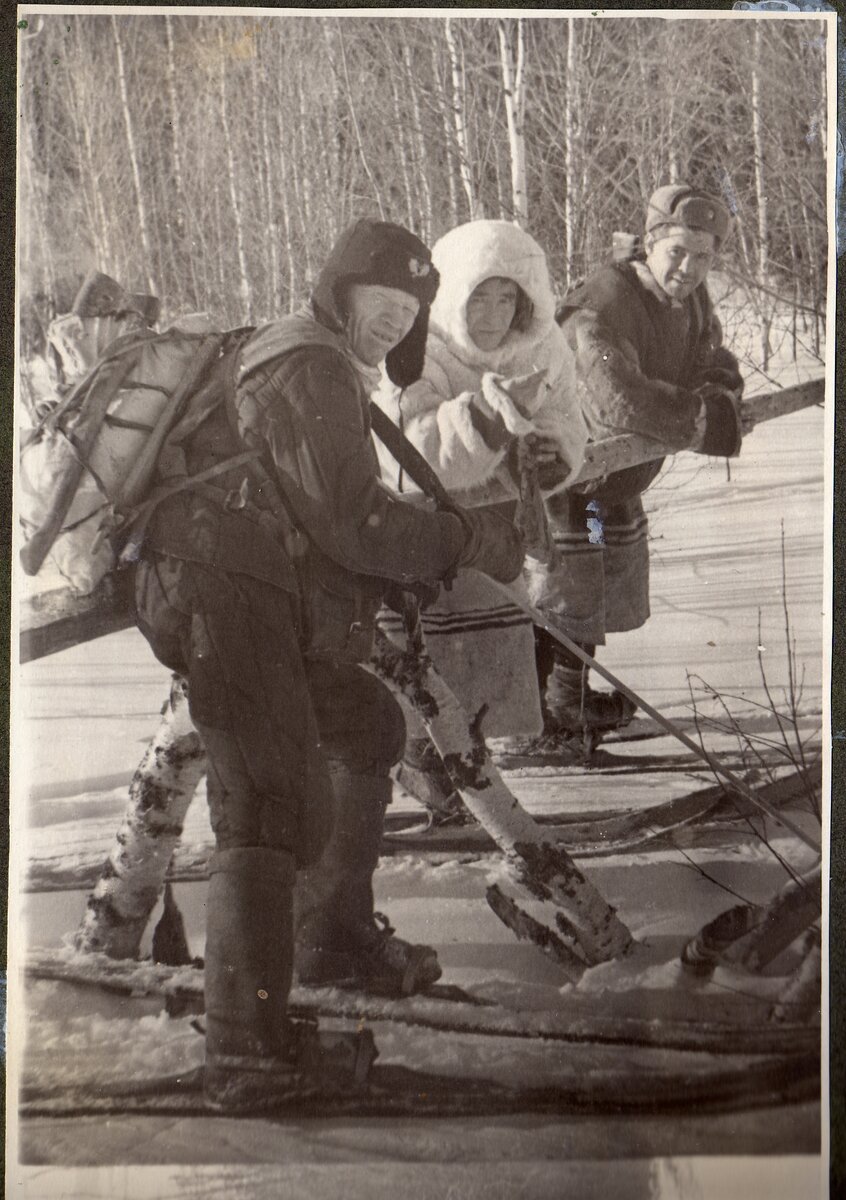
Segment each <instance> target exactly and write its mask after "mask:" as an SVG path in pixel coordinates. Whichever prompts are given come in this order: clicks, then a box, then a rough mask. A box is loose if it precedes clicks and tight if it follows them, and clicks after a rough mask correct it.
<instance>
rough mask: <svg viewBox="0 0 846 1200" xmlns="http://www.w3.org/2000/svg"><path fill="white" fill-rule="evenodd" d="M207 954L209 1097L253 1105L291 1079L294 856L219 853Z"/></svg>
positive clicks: (260, 851) (213, 868)
mask: <svg viewBox="0 0 846 1200" xmlns="http://www.w3.org/2000/svg"><path fill="white" fill-rule="evenodd" d="M209 874H210V881H209V891H208V900H207V923H206V927H207V933H206V953H205V960H206V966H205V993H206V1073H205V1086H206V1096H207V1098H208V1099H209V1100H210V1101H211V1102H212V1103H214V1104H217V1105H219V1106H220V1107H233V1108H235V1107H239V1106H240V1105H241V1104H242V1103H247V1104H250V1103H251V1102H252V1101H254V1100H256V1099H258V1098H260V1097H261V1096H262V1094H263V1093H265V1092H266V1091H267V1090H268V1085H269V1083H270V1080H271V1076H273V1075H274V1073H275V1074H276V1075H277V1076H278V1075H279V1073H280V1071H281V1074H282V1076H283V1077H284V1082H285V1085H286V1086H287V1087H290V1086H291V1084H292V1083H296V1080H295V1079H292V1078H291V1070H292V1064H291V1061H290V1060H291V1056H292V1046H291V1036H290V1028H289V1025H288V1022H287V1019H286V1011H287V1003H288V992H289V991H290V987H291V975H292V969H293V896H292V893H293V886H294V879H295V867H294V861H293V858H292V857H291V855H289V854H287V853H285V852H283V851H278V850H271V849H266V848H261V847H248V848H236V849H228V850H220V851H218V852H217V853H216V854H215V855H214V856H213V858H212V860H211V863H210V866H209Z"/></svg>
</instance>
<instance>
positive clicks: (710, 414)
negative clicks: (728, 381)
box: [695, 383, 743, 458]
mask: <svg viewBox="0 0 846 1200" xmlns="http://www.w3.org/2000/svg"><path fill="white" fill-rule="evenodd" d="M695 394H696V395H697V396H699V397H701V399H702V400H703V402H704V404H705V435H704V437H703V439H702V444H701V445H700V446H698V447H697V449H698V451H699V453H700V454H709V455H711V456H712V457H714V458H734V457H735V455H737V454H739V453H740V443H741V441H742V440H743V430H742V427H741V423H740V413H739V412H738V409H737V401H736V399H735V396H734V393H733V392H731V391H727V390H726V389H725V388H723V387H720V386H719V384H714V383H706V384H703V385H702V386H701V387H699V388H697V389H696V393H695Z"/></svg>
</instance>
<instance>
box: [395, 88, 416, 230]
mask: <svg viewBox="0 0 846 1200" xmlns="http://www.w3.org/2000/svg"><path fill="white" fill-rule="evenodd" d="M391 99H392V101H393V107H394V129H395V130H396V133H395V140H394V144H395V146H396V151H397V158H398V159H399V165H400V175H401V176H402V190H403V196H404V198H405V218H406V221H407V223H408V228H409V229H414V227H415V225H416V223H417V222H416V221H415V217H414V189H413V188H412V186H411V172H410V171H409V167H408V155H407V154H406V151H405V138H404V136H403V134H404V130H403V126H404V124H405V121H404V119H403V115H402V112H401V111H400V102H399V89H398V87H397V77H396V75H395V74H394V72H393V70H392V71H391Z"/></svg>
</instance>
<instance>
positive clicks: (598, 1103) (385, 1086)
mask: <svg viewBox="0 0 846 1200" xmlns="http://www.w3.org/2000/svg"><path fill="white" fill-rule="evenodd" d="M818 1071H819V1063H818V1060H817V1058H816V1057H815V1056H814V1055H807V1056H804V1057H802V1058H799V1059H793V1060H790V1061H789V1062H787V1061H784V1060H783V1059H773V1058H768V1057H763V1058H759V1059H756V1058H754V1057H745V1058H743V1059H740V1060H738V1061H737V1062H734V1063H731V1064H730V1065H725V1064H719V1065H718V1066H716V1067H714V1066H712V1065H709V1066H708V1067H706V1068H704V1069H702V1068H700V1067H698V1066H694V1067H689V1066H688V1067H687V1068H683V1069H682V1070H681V1071H680V1072H673V1073H671V1074H669V1075H664V1074H655V1073H648V1074H647V1075H645V1076H638V1075H634V1076H633V1075H632V1074H631V1073H630V1072H627V1071H626V1069H625V1066H623V1067H617V1068H616V1069H615V1068H614V1067H613V1066H612V1067H609V1068H602V1069H595V1070H590V1071H587V1072H584V1071H583V1072H579V1071H573V1072H572V1073H571V1074H569V1075H568V1076H567V1078H566V1079H564V1080H562V1081H556V1082H555V1083H553V1084H548V1085H546V1086H543V1087H519V1086H507V1085H504V1084H502V1083H498V1082H493V1081H489V1080H485V1079H476V1078H467V1077H466V1076H457V1075H441V1074H434V1073H431V1072H422V1071H417V1070H412V1069H410V1068H408V1067H403V1066H395V1065H386V1066H379V1065H378V1064H377V1065H376V1066H374V1067H373V1068H372V1069H371V1072H370V1077H369V1079H368V1081H367V1083H366V1084H364V1085H362V1086H360V1087H358V1088H355V1087H349V1088H346V1089H343V1090H342V1089H340V1088H339V1089H338V1090H334V1089H333V1090H329V1089H326V1090H320V1091H317V1092H312V1093H311V1094H308V1095H300V1096H293V1097H291V1098H290V1099H287V1100H286V1101H285V1102H284V1103H280V1104H279V1105H278V1107H274V1109H273V1110H272V1111H261V1112H255V1113H250V1112H245V1113H238V1114H233V1113H227V1112H221V1111H220V1110H217V1109H212V1108H209V1107H207V1106H206V1104H205V1101H204V1099H203V1092H202V1068H196V1069H194V1070H193V1071H189V1072H187V1073H185V1074H184V1075H181V1076H167V1077H162V1078H155V1077H153V1078H148V1079H144V1080H138V1081H136V1082H132V1081H124V1082H120V1083H116V1084H112V1083H103V1084H81V1085H80V1084H77V1085H70V1086H67V1087H43V1086H40V1085H39V1086H24V1087H23V1088H22V1089H21V1092H20V1108H19V1112H20V1116H21V1117H22V1118H36V1117H40V1118H44V1117H50V1118H61V1117H68V1118H79V1117H86V1116H100V1115H105V1116H108V1118H109V1119H110V1120H114V1119H115V1118H116V1117H119V1116H132V1117H137V1116H158V1117H162V1116H173V1117H184V1116H204V1117H216V1118H221V1117H224V1118H228V1119H229V1120H232V1119H239V1120H243V1119H245V1118H246V1119H256V1117H262V1118H265V1119H270V1120H273V1119H276V1120H279V1119H284V1118H285V1117H288V1118H296V1119H297V1120H302V1119H308V1118H325V1117H338V1116H345V1115H350V1116H355V1117H390V1116H409V1117H430V1118H438V1117H459V1116H470V1117H482V1116H485V1117H489V1116H496V1115H500V1114H502V1115H504V1114H508V1113H518V1112H521V1113H538V1114H556V1115H566V1114H572V1115H578V1114H586V1113H593V1114H606V1115H616V1114H627V1113H628V1114H646V1113H673V1114H681V1113H685V1112H691V1113H696V1114H701V1113H702V1112H703V1111H710V1112H731V1111H737V1110H738V1109H750V1108H765V1107H769V1106H772V1105H776V1104H778V1105H782V1104H788V1103H800V1102H803V1101H813V1100H815V1099H817V1098H818V1097H819V1077H818Z"/></svg>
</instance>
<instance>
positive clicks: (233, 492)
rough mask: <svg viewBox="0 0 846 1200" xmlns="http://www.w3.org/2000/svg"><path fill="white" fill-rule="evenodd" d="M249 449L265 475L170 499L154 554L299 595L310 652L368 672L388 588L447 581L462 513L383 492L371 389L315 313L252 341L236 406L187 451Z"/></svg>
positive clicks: (222, 480) (211, 458)
mask: <svg viewBox="0 0 846 1200" xmlns="http://www.w3.org/2000/svg"><path fill="white" fill-rule="evenodd" d="M244 447H246V448H248V449H253V448H255V449H257V450H259V451H260V453H261V457H260V459H259V469H258V473H257V472H256V471H255V470H254V469H253V468H252V467H243V466H242V467H238V468H236V469H235V470H232V471H230V472H228V473H227V474H226V475H224V476H221V477H218V478H216V479H215V480H214V484H213V486H210V485H206V486H203V487H201V488H200V489H199V490H191V491H186V492H183V493H179V494H178V495H175V496H173V497H171V498H170V499H169V500H167V501H166V502H165V503H163V504H162V505H161V506H160V508H159V509H158V510H157V512H156V515H155V517H154V520H153V523H152V526H151V529H150V531H149V533H148V537H147V547H148V548H150V549H153V550H156V551H158V552H159V553H165V554H170V555H173V556H174V557H177V558H184V559H189V560H195V561H203V562H207V563H211V564H213V565H216V566H218V567H222V568H224V569H225V570H227V571H237V572H239V573H242V574H246V575H249V576H252V577H254V578H258V579H263V580H265V581H267V582H270V583H273V584H275V585H276V586H279V587H281V588H284V589H285V590H287V591H295V592H296V593H297V594H298V595H299V596H300V599H301V602H302V606H303V623H304V627H305V630H306V635H305V638H306V645H305V647H304V649H305V651H306V653H309V654H311V655H318V656H324V655H325V656H329V657H336V658H343V659H351V660H356V661H361V660H363V659H364V658H366V657H367V656H368V655H369V653H370V648H371V645H372V633H373V626H374V620H375V613H376V610H377V608H378V605H379V602H380V600H381V597H382V594H383V592H384V590H385V587H386V581H393V582H398V583H408V584H410V583H414V582H417V581H433V580H437V579H441V578H443V577H444V576H445V575H448V574H449V573H450V571H451V570H452V568H453V567H454V565H455V564H456V562H457V559H458V558H459V555H460V553H461V551H462V549H463V547H464V543H465V533H464V530H463V527H462V525H461V522H460V521H459V519H458V518H457V517H456V516H454V515H453V514H451V513H446V512H430V511H426V510H424V509H419V508H415V507H412V506H411V505H408V504H404V503H403V502H402V501H401V500H399V499H398V498H397V497H395V496H394V495H393V494H392V493H391V492H390V491H389V490H388V489H387V488H386V487H385V486H384V485H383V484H382V483H381V481H380V479H379V468H378V464H377V459H376V453H375V450H374V448H373V444H372V441H371V437H370V418H369V407H368V397H367V395H366V392H365V388H364V384H363V383H362V381H361V379H360V378H359V376H358V374H357V372H356V370H355V368H354V367H353V365H352V362H351V361H350V358H349V355H348V353H347V349H346V345H345V342H344V340H343V339H342V337H340V336H339V335H337V334H335V333H333V332H332V331H331V330H329V329H328V328H326V327H325V326H323V325H322V324H320V322H318V321H317V320H316V319H315V316H314V314H313V312H312V310H310V309H305V310H302V311H300V312H299V313H297V314H294V315H293V316H290V317H283V318H282V319H281V320H279V321H275V322H273V323H271V324H270V325H267V326H264V327H263V328H262V329H259V330H258V331H257V332H256V333H255V334H254V335H253V337H251V338H250V339H249V341H247V343H246V344H245V345H244V347H243V348H242V351H241V355H240V362H239V366H238V375H237V381H236V387H235V392H234V402H233V403H232V404H231V406H229V411H228V412H227V411H225V410H224V409H223V408H220V409H218V410H216V411H215V412H214V414H213V415H212V416H211V417H210V418H208V419H207V420H206V421H205V422H204V423H203V424H202V425H201V426H200V427H199V428H198V429H197V430H196V432H195V433H194V434H193V435H192V437H191V438H190V439H189V441H188V442H187V444H186V445H185V447H184V450H185V468H186V470H187V472H188V474H191V475H193V474H196V473H197V472H199V471H202V470H205V469H207V468H208V467H209V466H212V465H213V464H214V463H215V462H220V461H222V460H224V459H225V458H228V457H231V456H232V455H234V454H237V453H238V452H239V450H243V449H244ZM262 471H263V472H264V473H265V475H264V480H265V481H264V482H262V475H261V473H262ZM280 501H281V505H280Z"/></svg>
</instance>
